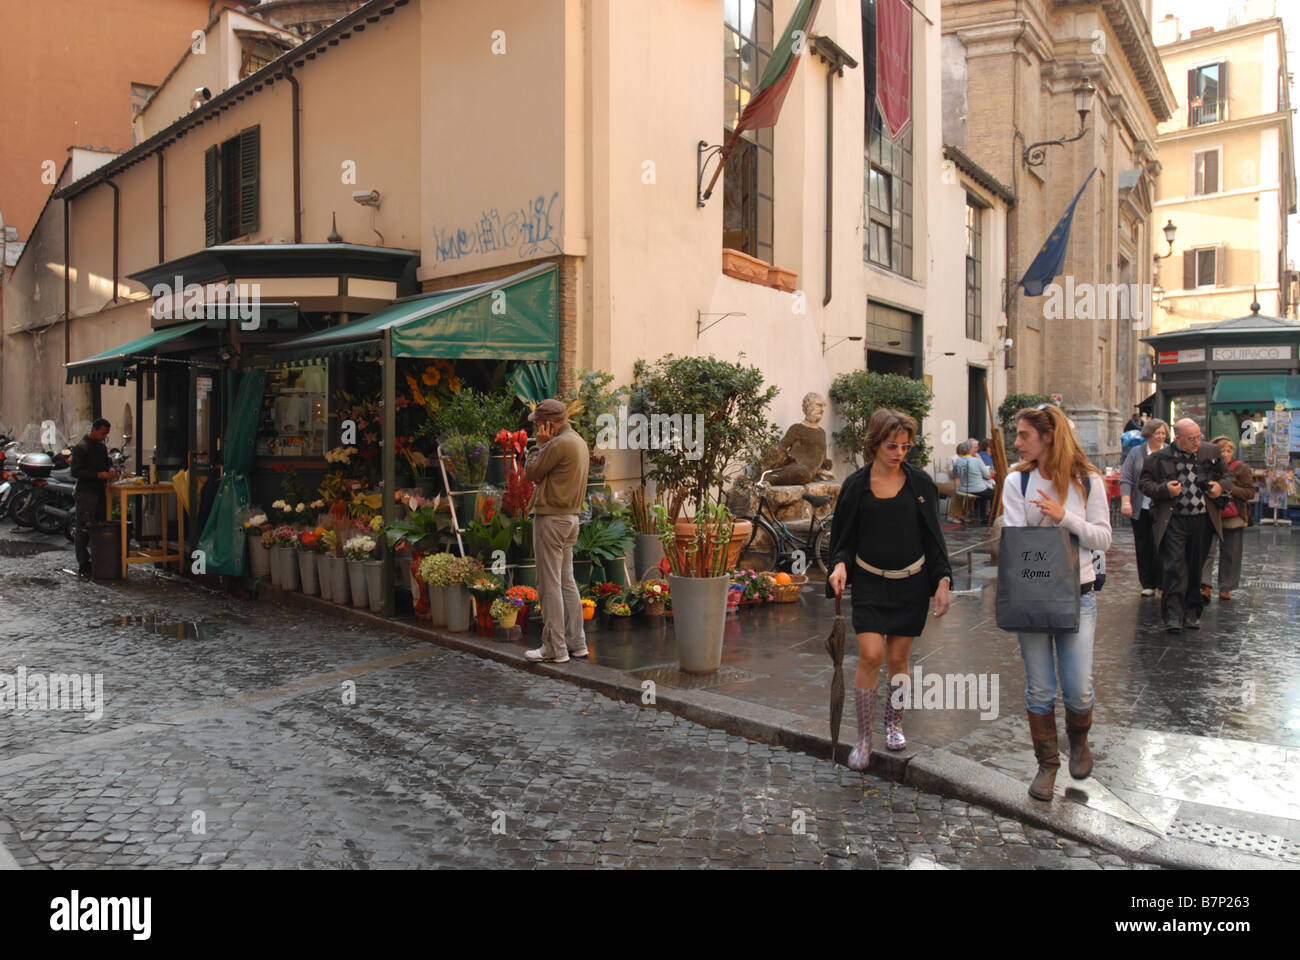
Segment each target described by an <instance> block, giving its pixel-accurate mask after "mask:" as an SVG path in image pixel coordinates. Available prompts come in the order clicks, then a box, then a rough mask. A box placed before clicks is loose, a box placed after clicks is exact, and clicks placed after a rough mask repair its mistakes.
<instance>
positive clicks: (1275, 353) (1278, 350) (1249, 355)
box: [1213, 343, 1291, 361]
mask: <svg viewBox="0 0 1300 960" xmlns="http://www.w3.org/2000/svg"><path fill="white" fill-rule="evenodd" d="M1213 356H1214V359H1215V360H1216V361H1218V360H1290V359H1291V347H1290V345H1289V344H1285V343H1283V344H1278V345H1276V346H1271V347H1215V348H1214V350H1213Z"/></svg>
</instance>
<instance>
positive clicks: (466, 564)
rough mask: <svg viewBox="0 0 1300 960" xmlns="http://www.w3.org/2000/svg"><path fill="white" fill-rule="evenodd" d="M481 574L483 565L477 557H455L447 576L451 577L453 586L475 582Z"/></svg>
mask: <svg viewBox="0 0 1300 960" xmlns="http://www.w3.org/2000/svg"><path fill="white" fill-rule="evenodd" d="M482 572H483V564H482V562H480V560H479V559H478V557H456V558H455V559H454V560H452V562H451V569H450V570H449V571H448V575H449V576H450V577H451V583H452V585H453V586H454V585H455V584H458V583H464V584H469V583H471V582H473V581H474V580H477V579H478V577H479V574H481V573H482Z"/></svg>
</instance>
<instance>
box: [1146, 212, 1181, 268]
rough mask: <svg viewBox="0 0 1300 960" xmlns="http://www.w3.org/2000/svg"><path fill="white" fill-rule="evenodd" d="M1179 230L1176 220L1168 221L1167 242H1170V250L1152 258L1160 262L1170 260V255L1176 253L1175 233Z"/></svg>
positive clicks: (1166, 229)
mask: <svg viewBox="0 0 1300 960" xmlns="http://www.w3.org/2000/svg"><path fill="white" fill-rule="evenodd" d="M1177 232H1178V228H1177V227H1175V226H1174V222H1173V221H1172V220H1170V221H1168V222H1167V223H1166V224H1165V243H1167V244H1169V252H1168V253H1157V254H1155V255H1153V257H1152V259H1153V260H1155V262H1156V263H1159V262H1160V261H1161V260H1168V259H1169V258H1170V257H1172V256H1173V255H1174V234H1176V233H1177Z"/></svg>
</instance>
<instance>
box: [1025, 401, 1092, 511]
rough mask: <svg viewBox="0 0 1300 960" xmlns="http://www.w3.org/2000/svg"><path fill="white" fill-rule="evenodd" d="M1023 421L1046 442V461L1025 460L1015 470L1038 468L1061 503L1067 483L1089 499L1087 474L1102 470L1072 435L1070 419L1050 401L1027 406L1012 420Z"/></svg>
mask: <svg viewBox="0 0 1300 960" xmlns="http://www.w3.org/2000/svg"><path fill="white" fill-rule="evenodd" d="M1021 420H1024V421H1026V422H1027V423H1028V424H1029V425H1030V426H1031V427H1033V428H1034V430H1036V431H1037V432H1038V436H1039V437H1040V438H1041V439H1042V441H1043V443H1045V444H1046V445H1047V456H1046V458H1045V459H1046V460H1047V462H1046V463H1043V464H1040V463H1039V462H1038V461H1037V460H1026V461H1023V462H1021V463H1019V464H1017V465H1016V470H1018V471H1029V470H1033V469H1035V468H1037V469H1041V470H1042V472H1043V475H1044V476H1045V477H1047V478H1048V479H1049V480H1051V481H1052V489H1053V490H1054V491H1055V492H1056V496H1057V498H1058V499H1060V501H1061V503H1065V500H1066V498H1067V497H1069V495H1070V483H1071V481H1073V482H1074V485H1075V486H1076V487H1077V488H1078V490H1079V495H1080V496H1081V497H1082V498H1083V499H1084V500H1085V501H1086V500H1087V499H1088V482H1089V478H1090V477H1091V476H1092V475H1093V474H1096V475H1097V476H1101V471H1100V470H1098V469H1097V468H1096V467H1094V466H1093V465H1092V463H1091V461H1089V460H1088V455H1087V454H1086V453H1084V452H1083V448H1082V447H1081V446H1079V441H1078V440H1077V439H1076V438H1075V436H1074V430H1073V429H1072V428H1071V427H1070V421H1069V420H1067V419H1065V414H1064V413H1062V412H1061V410H1060V408H1059V407H1054V406H1052V405H1050V404H1047V405H1044V406H1043V407H1028V408H1026V409H1024V410H1021V411H1020V412H1019V413H1017V414H1016V419H1015V422H1016V423H1019V422H1020V421H1021Z"/></svg>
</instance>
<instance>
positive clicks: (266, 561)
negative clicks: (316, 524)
mask: <svg viewBox="0 0 1300 960" xmlns="http://www.w3.org/2000/svg"><path fill="white" fill-rule="evenodd" d="M270 573H271V548H270V547H264V546H262V538H261V537H255V536H250V537H249V538H248V575H249V576H250V577H252V578H254V579H257V578H258V577H265V576H268V575H269V574H270Z"/></svg>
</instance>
